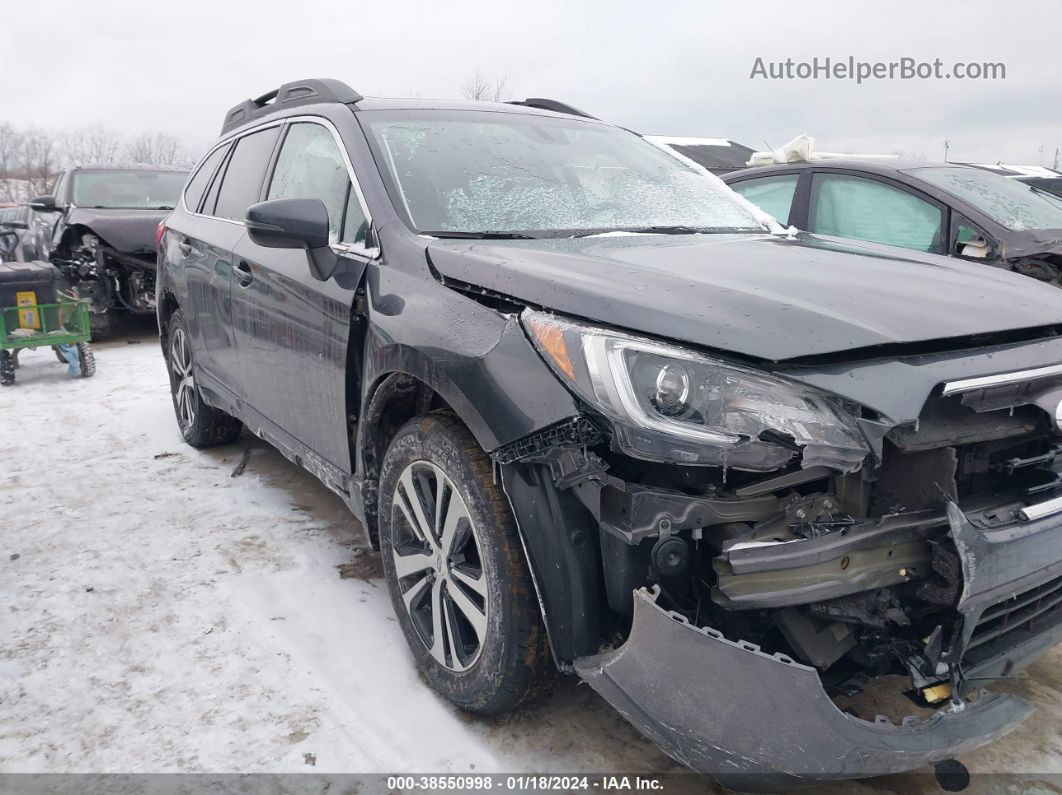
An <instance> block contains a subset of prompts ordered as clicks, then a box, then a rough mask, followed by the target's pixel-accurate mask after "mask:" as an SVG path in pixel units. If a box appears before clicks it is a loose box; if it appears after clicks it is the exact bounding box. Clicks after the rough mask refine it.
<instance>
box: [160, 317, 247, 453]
mask: <svg viewBox="0 0 1062 795" xmlns="http://www.w3.org/2000/svg"><path fill="white" fill-rule="evenodd" d="M175 345H186V347H185V348H184V349H183V351H179V352H178V353H177V354H175V353H174V351H175V348H174V346H175ZM163 352H164V356H165V359H166V371H167V372H168V373H169V375H170V396H171V397H172V399H173V411H174V414H175V415H176V417H177V426H178V427H179V428H180V429H181V436H183V437H184V440H185V441H186V442H187V443H188V444H190V445H191V446H192V447H196V448H203V447H215V446H217V445H219V444H230V443H231V442H234V441H236V439H237V437H239V435H240V428H241V427H242V423H241V422H240V421H239V420H238V419H236V418H235V417H233V416H232V415H230V414H226V413H225V412H224V411H221V410H219V409H216V408H214V407H213V406H209V405H207V404H206V403H205V402H204V401H203V397H202V395H200V394H199V387H198V385H197V384H196V383H195V358H194V352H193V350H192V345H191V335H190V334H189V333H188V327H187V325H185V321H184V314H183V313H182V312H181V310H179V309H178V310H177V311H176V312H174V313H173V314H172V315H171V316H170V322H169V324H168V325H167V326H166V344H165V346H164V347H163ZM175 355H176V356H177V357H178V358H182V357H184V356H185V355H186V357H187V358H186V361H184V362H179V363H178V362H175ZM185 366H186V367H187V372H189V373H190V374H191V379H190V381H189V380H187V379H185V377H184V376H183V375H182V374H181V373H180V372H178V371H179V370H181V369H182V368H183V367H185ZM179 386H180V387H181V396H180V398H179V397H178V387H179ZM179 401H180V402H179Z"/></svg>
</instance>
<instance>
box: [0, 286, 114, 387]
mask: <svg viewBox="0 0 1062 795" xmlns="http://www.w3.org/2000/svg"><path fill="white" fill-rule="evenodd" d="M89 338H90V329H89V305H88V303H87V302H86V301H73V300H71V301H59V302H58V303H54V304H33V303H28V302H27V303H22V302H20V303H19V305H18V306H5V307H0V386H11V385H12V384H14V383H15V370H16V369H17V368H18V356H19V353H20V352H21V351H22V350H23V349H25V348H43V347H48V348H51V349H52V350H53V351H54V352H55V356H56V358H57V359H58V360H59V361H60V362H62V363H63V364H67V365H69V366H70V368H71V370H72V371H76V374H78V375H80V376H81V377H82V378H89V377H90V376H92V375H93V374H94V373H95V372H96V360H95V358H94V357H93V355H92V348H91V347H90V346H89Z"/></svg>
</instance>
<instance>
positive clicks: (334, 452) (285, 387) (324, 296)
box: [232, 119, 369, 473]
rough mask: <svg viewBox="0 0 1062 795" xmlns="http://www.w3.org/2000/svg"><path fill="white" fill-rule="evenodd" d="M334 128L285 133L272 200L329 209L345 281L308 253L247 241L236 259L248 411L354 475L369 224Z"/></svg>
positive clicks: (302, 123)
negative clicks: (355, 375) (315, 265)
mask: <svg viewBox="0 0 1062 795" xmlns="http://www.w3.org/2000/svg"><path fill="white" fill-rule="evenodd" d="M352 177H353V170H352V168H351V167H350V164H349V160H348V158H347V156H346V154H345V152H344V151H343V149H342V143H341V141H340V139H339V136H338V134H337V133H336V132H335V130H334V128H332V127H331V125H330V124H328V123H327V122H326V121H325V120H323V119H321V120H312V119H300V120H298V121H295V122H293V123H291V124H289V125H288V126H287V128H286V131H285V134H284V138H283V141H282V143H281V146H280V151H279V153H278V154H277V157H276V162H275V164H274V167H273V170H272V174H271V177H270V180H269V182H268V185H267V188H266V191H265V194H264V198H266V199H281V198H316V199H320V200H321V201H322V202H324V205H325V207H326V208H327V209H328V217H329V232H330V238H331V240H332V248H333V250H334V251H335V252H336V253H337V254H338V255H339V260H340V262H339V267H338V269H337V271H336V273H335V274H334V275H333V276H332V277H331V278H329V279H327V280H325V281H318V280H316V279H314V278H313V277H312V276H311V274H310V269H309V266H308V260H307V253H306V252H305V251H304V250H301V249H283V248H266V247H263V246H259V245H257V244H256V243H254V242H253V241H252V240H251V239H250V237H248V236H243V237H242V238H241V239H240V241H239V242H238V243H237V245H236V248H235V249H234V251H233V262H234V263H235V266H234V267H235V271H234V280H233V288H232V289H233V294H232V308H233V309H232V311H233V322H234V327H235V330H236V346H237V353H238V357H239V362H240V372H241V377H242V381H243V384H244V388H245V390H246V398H247V403H248V404H249V405H250V407H251V408H252V409H254V410H255V411H256V412H258V413H259V414H261V415H262V416H263V417H264V418H265V419H266V420H268V421H269V423H270V424H272V425H273V426H275V428H277V429H279V430H280V431H282V432H283V433H285V434H287V435H289V436H291V437H293V439H294V440H295V441H296V442H297V443H298V444H299V445H301V446H303V447H305V448H306V449H308V450H310V451H312V452H313V453H315V454H317V455H318V456H320V457H321V458H323V459H324V460H325V461H327V462H329V463H331V464H332V465H333V466H335V467H337V468H338V469H340V470H342V471H343V472H345V473H350V472H351V468H350V467H351V462H350V448H349V443H348V435H349V434H348V427H349V426H348V422H347V391H346V390H347V342H348V339H349V336H350V322H351V306H352V304H353V301H354V291H355V289H356V288H357V283H358V281H360V277H361V274H362V273H363V272H364V269H365V265H366V263H367V262H368V260H369V253H368V249H367V248H366V239H367V236H368V230H369V217H368V213H367V211H366V209H365V205H364V201H363V200H362V198H361V194H360V191H359V189H358V188H357V186H356V182H354V181H352Z"/></svg>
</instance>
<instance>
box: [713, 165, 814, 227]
mask: <svg viewBox="0 0 1062 795" xmlns="http://www.w3.org/2000/svg"><path fill="white" fill-rule="evenodd" d="M799 180H800V174H796V173H791V174H772V175H770V176H765V177H753V178H752V179H743V180H741V181H740V182H734V183H731V185H730V187H731V188H733V189H734V190H735V191H736V192H737V193H739V194H741V195H742V196H744V197H745V198H746V199H748V200H749V201H750V202H752V203H753V204H755V205H756V206H757V207H759V208H760V209H761V210H763V211H764V212H765V213H768V214H770V215H771V216H772V217H773V218H774V219H775V220H777V221H778V222H779V223H780V224H782V225H788V224H791V223H794V221H793V220H791V219H790V217H789V216H790V212H791V210H792V209H793V197H794V196H795V195H796V191H797V183H798V182H799Z"/></svg>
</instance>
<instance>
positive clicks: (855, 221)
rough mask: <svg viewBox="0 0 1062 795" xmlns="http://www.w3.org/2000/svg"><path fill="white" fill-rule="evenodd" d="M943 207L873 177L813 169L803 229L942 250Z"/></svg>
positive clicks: (938, 252) (925, 249)
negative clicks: (806, 223) (808, 207)
mask: <svg viewBox="0 0 1062 795" xmlns="http://www.w3.org/2000/svg"><path fill="white" fill-rule="evenodd" d="M942 221H943V212H942V211H941V209H940V208H939V207H938V206H936V205H935V204H931V203H930V202H927V201H925V200H924V199H921V198H919V197H918V196H915V195H913V194H911V193H908V192H907V191H905V190H901V189H899V188H896V187H893V186H892V185H887V184H885V183H884V182H879V181H878V180H873V179H865V178H863V177H855V176H849V175H845V174H815V175H814V178H813V179H812V183H811V207H810V212H809V214H808V229H809V231H811V232H816V233H818V234H820V235H836V236H837V237H847V238H852V239H855V240H866V241H869V242H871V243H886V244H888V245H891V246H902V247H903V248H910V249H915V250H917V251H928V252H932V253H934V254H940V253H942V252H943V250H944V248H943V243H942V240H941V228H942V226H943V222H942Z"/></svg>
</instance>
